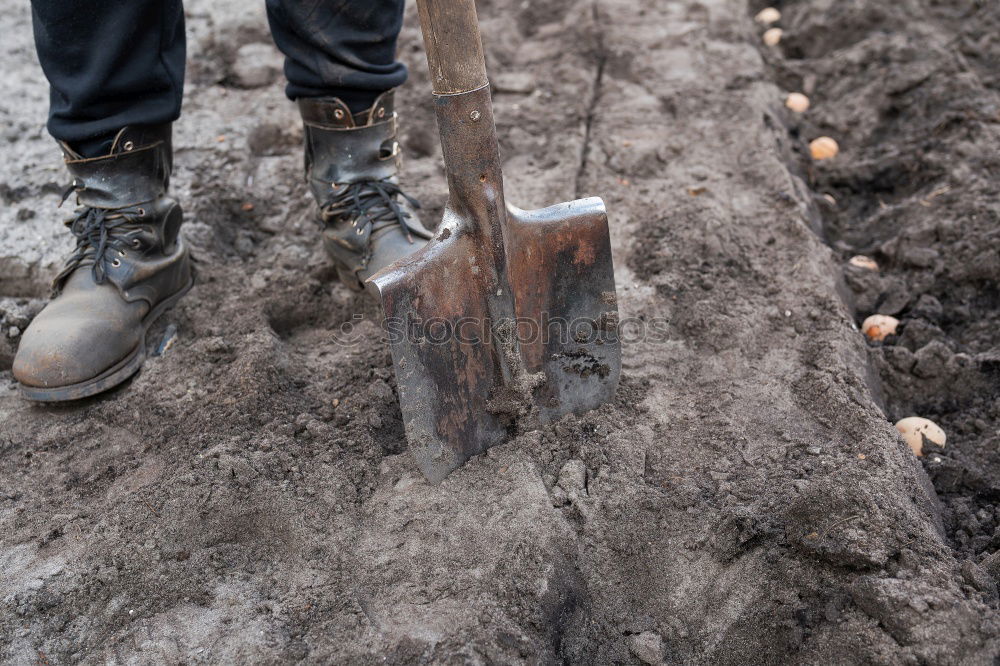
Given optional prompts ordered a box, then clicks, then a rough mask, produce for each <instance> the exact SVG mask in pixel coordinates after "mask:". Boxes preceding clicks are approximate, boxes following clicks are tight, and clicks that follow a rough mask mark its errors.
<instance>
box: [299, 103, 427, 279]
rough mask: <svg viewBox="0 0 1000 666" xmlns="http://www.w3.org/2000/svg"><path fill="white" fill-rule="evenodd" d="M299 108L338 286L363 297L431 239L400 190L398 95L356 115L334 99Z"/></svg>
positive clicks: (309, 172)
mask: <svg viewBox="0 0 1000 666" xmlns="http://www.w3.org/2000/svg"><path fill="white" fill-rule="evenodd" d="M298 104H299V111H300V113H301V114H302V121H303V123H304V127H305V144H306V145H305V151H306V152H305V162H306V177H307V178H308V179H309V187H310V189H311V191H312V194H313V197H314V198H315V199H316V202H317V203H318V204H319V212H318V220H319V222H320V225H321V226H322V229H323V244H324V246H325V248H326V251H327V253H328V254H329V255H330V257H331V258H332V259H333V261H334V263H335V264H336V266H337V273H338V275H339V276H340V279H341V281H342V282H343V283H344V284H346V285H347V286H348V287H350V288H351V289H355V290H361V289H363V288H364V281H365V280H367V279H368V278H369V277H371V275H373V274H374V273H376V272H378V271H379V270H381V269H382V268H384V267H385V266H388V265H389V264H391V263H393V262H394V261H396V260H397V259H401V258H402V257H405V256H406V255H408V254H410V253H412V252H415V251H417V250H418V249H420V248H421V247H422V246H423V245H424V244H425V243H426V242H427V240H428V239H429V238H430V237H431V233H430V232H429V231H427V229H425V228H424V226H423V225H422V224H421V223H420V220H419V218H418V217H417V215H416V213H415V212H414V209H415V208H419V204H418V203H417V202H416V200H414V199H413V198H412V197H409V196H407V195H406V194H404V193H403V191H402V190H401V189H400V187H399V180H398V174H399V168H400V163H401V156H400V150H399V143H398V141H397V140H396V114H395V112H394V111H393V93H392V91H389V92H387V93H384V94H382V95H381V96H380V97H379V98H378V99H377V100H376V101H375V104H374V105H372V107H371V108H370V109H367V110H365V111H362V112H360V113H356V114H352V113H351V111H350V109H349V108H348V107H347V105H346V104H344V103H343V102H342V101H341V100H339V99H336V98H332V97H331V98H300V99H299V101H298Z"/></svg>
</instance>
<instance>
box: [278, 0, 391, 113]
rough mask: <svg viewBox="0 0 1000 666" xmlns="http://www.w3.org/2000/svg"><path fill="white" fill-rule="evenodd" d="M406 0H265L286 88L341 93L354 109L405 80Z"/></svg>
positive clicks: (299, 93) (294, 95)
mask: <svg viewBox="0 0 1000 666" xmlns="http://www.w3.org/2000/svg"><path fill="white" fill-rule="evenodd" d="M404 4H405V3H404V0H267V15H268V20H269V21H270V24H271V33H272V35H273V36H274V41H275V44H277V46H278V48H279V49H280V50H281V51H282V53H284V54H285V76H286V78H287V79H288V86H287V88H286V93H287V94H288V97H289V98H290V99H292V100H295V99H298V98H300V97H337V98H340V99H341V100H343V101H344V102H345V103H346V104H347V105H348V106H349V107H350V108H351V111H352V112H358V111H361V110H363V109H367V108H369V107H371V106H372V104H373V103H374V101H375V98H376V97H378V96H379V94H381V93H383V92H385V91H387V90H390V89H392V88H395V87H396V86H399V85H402V83H403V82H404V81H406V66H405V65H403V63H401V62H398V61H397V60H396V39H397V37H398V36H399V31H400V28H402V25H403V8H404Z"/></svg>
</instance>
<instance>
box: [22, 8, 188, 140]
mask: <svg viewBox="0 0 1000 666" xmlns="http://www.w3.org/2000/svg"><path fill="white" fill-rule="evenodd" d="M31 9H32V19H33V24H34V30H35V45H36V48H37V49H38V59H39V61H40V62H41V65H42V69H43V70H44V72H45V76H46V77H47V78H48V80H49V84H50V86H51V100H50V108H49V122H48V127H49V132H50V133H51V134H52V136H54V137H55V138H56V139H59V140H62V141H66V142H68V143H70V145H72V146H74V148H76V150H77V151H78V152H81V153H82V154H84V155H87V156H93V155H101V154H105V153H107V151H108V149H109V148H110V141H111V138H112V137H113V136H114V134H115V132H116V131H117V130H119V129H121V128H122V127H125V126H127V125H158V124H161V123H167V122H171V121H173V120H176V119H177V117H178V116H179V115H180V110H181V95H182V93H183V89H184V58H185V40H184V10H183V8H182V6H181V0H31Z"/></svg>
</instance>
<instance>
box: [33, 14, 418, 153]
mask: <svg viewBox="0 0 1000 666" xmlns="http://www.w3.org/2000/svg"><path fill="white" fill-rule="evenodd" d="M403 5H404V0H267V16H268V20H269V22H270V24H271V33H272V36H273V37H274V41H275V43H276V44H277V46H278V48H279V49H281V51H282V53H284V54H285V76H286V78H287V79H288V86H287V88H286V92H287V94H288V97H289V98H291V99H293V100H294V99H297V98H299V97H325V96H332V97H339V98H341V99H343V100H344V101H345V102H346V103H347V104H348V105H349V106H350V107H351V109H352V110H353V111H360V110H362V109H366V108H368V107H369V106H371V104H372V102H374V100H375V98H376V97H378V95H379V94H381V93H383V92H385V91H386V90H389V89H390V88H395V87H396V86H398V85H401V84H402V83H403V82H404V81H405V80H406V67H405V66H404V65H403V64H402V63H400V62H397V61H396V38H397V36H398V35H399V30H400V28H401V26H402V22H403ZM31 9H32V18H33V20H34V28H35V46H36V48H37V49H38V59H39V61H40V62H41V64H42V69H43V70H44V71H45V76H46V77H47V78H48V80H49V84H50V86H51V103H50V108H49V123H48V127H49V132H50V133H51V134H52V136H54V137H55V138H57V139H60V140H63V141H67V142H69V143H70V144H71V145H73V146H74V147H75V148H77V150H81V151H82V152H83V153H84V154H88V155H99V154H102V152H103V151H104V150H105V149H106V147H107V146H106V144H107V142H108V141H109V139H110V137H111V136H113V134H114V133H115V132H116V131H117V130H118V129H120V128H122V127H124V126H126V125H151V124H160V123H166V122H171V121H173V120H176V119H177V118H178V116H179V115H180V112H181V96H182V93H183V89H184V60H185V39H184V9H183V7H182V5H181V0H31Z"/></svg>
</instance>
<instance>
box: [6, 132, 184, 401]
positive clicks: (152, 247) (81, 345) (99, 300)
mask: <svg viewBox="0 0 1000 666" xmlns="http://www.w3.org/2000/svg"><path fill="white" fill-rule="evenodd" d="M170 136H171V129H170V126H169V125H160V126H147V127H126V128H124V129H122V130H121V131H120V132H119V133H118V135H117V136H116V137H115V139H114V142H113V144H112V147H111V150H110V153H109V154H108V155H106V156H103V157H96V158H89V159H88V158H84V157H82V156H80V155H79V154H77V153H76V152H75V151H74V150H73V149H72V148H70V146H68V145H67V144H65V143H63V144H61V146H62V149H63V152H64V156H65V161H66V167H67V169H68V170H69V172H70V175H72V176H73V184H72V185H71V186H70V189H68V190H67V192H66V197H69V196H70V195H72V194H74V193H75V194H76V197H77V203H78V204H79V206H80V208H79V209H78V210H77V212H76V214H75V215H74V217H73V218H72V219H70V220H68V221H67V222H66V225H67V226H68V227H69V230H70V232H71V233H72V234H73V235H74V236H76V250H75V251H74V252H73V254H72V255H71V256H70V257H69V259H68V260H67V262H66V266H65V268H64V269H63V270H62V272H61V273H60V274H59V275H58V276H57V277H56V279H55V281H54V282H53V298H52V300H51V301H50V302H49V304H48V305H47V306H46V307H45V309H44V310H42V312H41V313H39V315H38V316H37V317H36V318H35V319H34V321H32V323H31V325H29V326H28V329H27V330H26V331H25V332H24V335H23V336H22V338H21V344H20V347H19V348H18V351H17V355H16V356H15V358H14V367H13V371H14V378H15V379H17V381H18V382H19V383H20V388H21V392H22V394H23V395H24V396H25V397H27V398H29V399H31V400H38V401H45V402H49V401H63V400H76V399H79V398H85V397H87V396H91V395H94V394H97V393H100V392H102V391H106V390H108V389H110V388H112V387H114V386H117V385H118V384H121V383H122V382H124V381H125V380H126V379H128V378H129V377H131V376H132V375H133V374H135V373H136V372H137V371H138V370H139V367H140V366H141V365H142V362H143V361H144V360H145V357H146V346H145V344H146V340H145V339H146V332H147V331H148V329H149V327H150V325H151V324H152V323H153V321H154V320H155V319H156V318H157V317H158V316H159V315H161V314H162V313H163V312H164V311H165V310H167V309H168V308H169V307H170V306H172V305H174V303H176V302H177V301H178V300H179V299H180V298H181V296H183V295H184V294H185V293H186V292H187V291H188V289H190V288H191V286H192V284H193V273H192V268H191V259H190V256H189V254H188V250H187V248H186V247H185V245H184V242H183V240H182V239H181V237H180V236H179V234H178V232H179V230H180V226H181V221H182V219H183V214H182V212H181V208H180V206H179V205H178V204H177V202H176V201H175V200H174V199H172V198H170V197H169V196H167V188H168V186H169V181H170V171H171V167H172V155H171V139H170Z"/></svg>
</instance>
